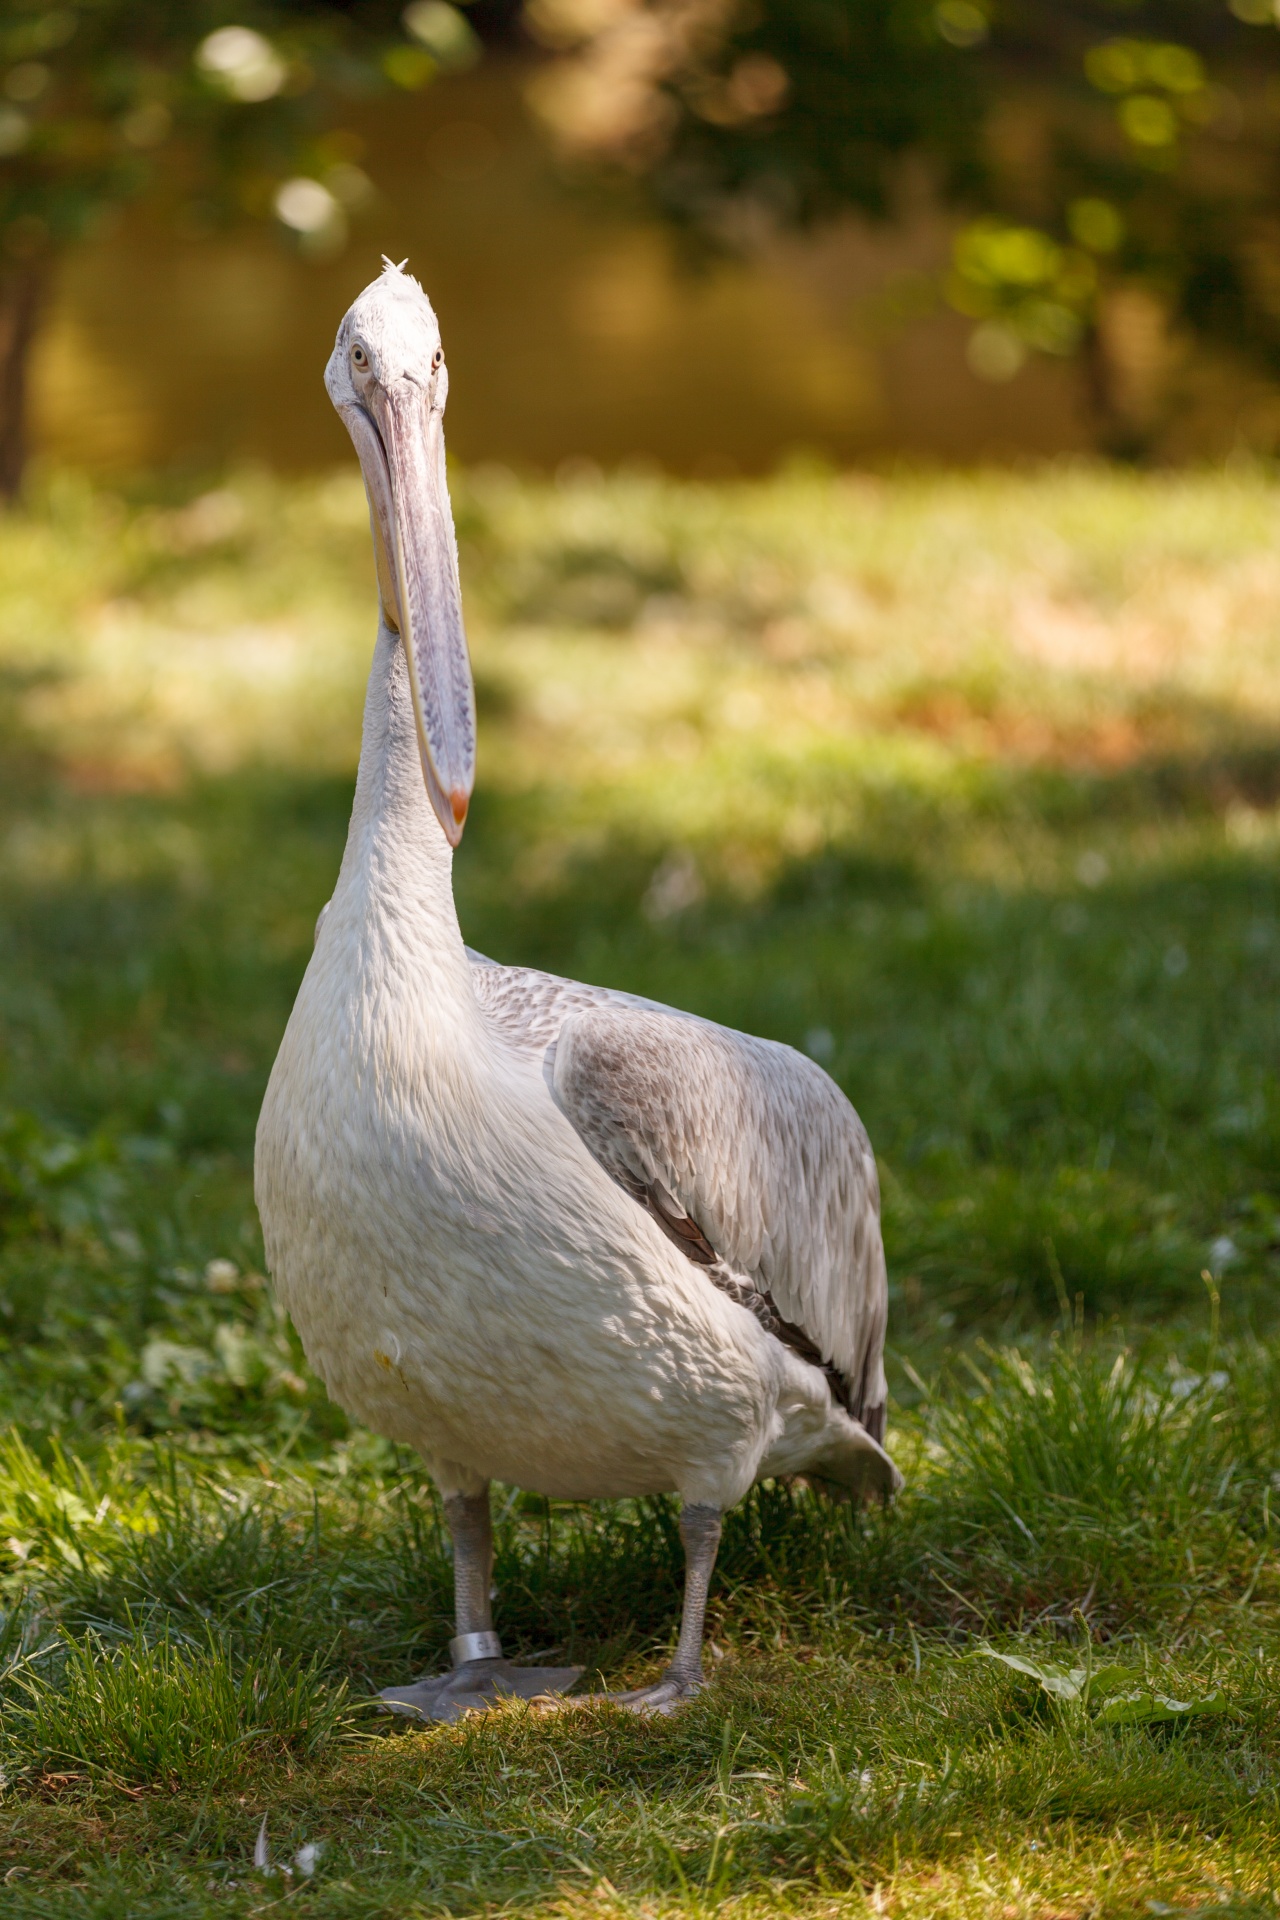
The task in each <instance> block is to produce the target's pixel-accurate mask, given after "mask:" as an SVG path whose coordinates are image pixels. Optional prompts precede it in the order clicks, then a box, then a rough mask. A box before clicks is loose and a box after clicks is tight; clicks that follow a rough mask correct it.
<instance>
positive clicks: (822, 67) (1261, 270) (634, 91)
mask: <svg viewBox="0 0 1280 1920" xmlns="http://www.w3.org/2000/svg"><path fill="white" fill-rule="evenodd" d="M527 12H528V18H529V21H530V24H531V27H532V29H533V31H534V32H535V33H536V34H537V35H538V37H539V38H540V39H541V40H542V41H543V42H544V44H546V45H547V46H549V47H550V48H551V49H552V50H553V53H554V55H555V57H554V58H553V60H552V61H551V62H550V63H549V64H548V66H547V67H546V68H545V69H544V71H543V72H542V74H541V75H540V76H539V77H538V80H537V82H536V85H535V89H534V102H535V106H536V108H537V109H538V111H539V112H540V113H541V115H542V117H543V118H544V120H545V121H546V122H547V123H548V124H549V125H550V126H551V128H552V129H553V131H554V132H555V134H556V135H557V137H558V138H559V140H560V141H561V143H562V144H563V145H564V146H565V147H566V148H567V149H568V150H569V151H571V152H573V153H576V154H578V155H581V156H586V157H588V158H590V159H593V160H602V161H606V162H608V163H611V164H614V165H618V166H622V167H624V168H627V169H629V170H631V171H632V172H633V173H636V174H638V175H639V176H640V177H641V178H642V179H643V180H644V181H645V183H646V185H647V189H648V191H649V193H650V195H651V196H652V198H653V200H654V202H655V203H656V204H657V205H658V206H659V207H660V208H661V209H662V211H663V212H664V214H666V215H667V216H668V217H669V218H670V219H672V220H675V221H677V222H679V223H680V224H682V225H684V226H685V227H688V228H691V229H694V230H697V231H700V232H702V233H704V234H711V235H713V236H718V237H721V238H723V237H725V236H726V235H729V236H731V235H732V234H733V233H734V232H735V231H741V230H742V226H743V215H744V212H747V211H753V212H754V213H755V215H756V218H757V220H758V219H759V217H760V216H761V215H764V216H765V217H766V218H768V219H770V220H772V221H775V222H782V223H784V224H802V225H803V224H807V223H811V222H813V221H815V220H818V219H820V218H823V217H825V216H829V215H832V214H835V213H838V212H840V211H843V210H848V209H853V210H856V211H858V212H861V213H864V214H869V215H872V216H875V217H880V218H883V217H885V216H886V215H890V214H892V213H893V212H895V210H897V209H898V208H899V207H900V206H901V204H902V189H903V181H904V174H906V173H908V172H909V168H908V166H907V163H908V162H910V161H911V160H915V161H916V162H917V163H919V162H921V161H923V162H924V163H925V164H926V166H927V169H928V173H929V176H930V179H931V181H932V184H933V188H934V190H935V191H936V192H938V193H940V194H941V195H942V196H944V197H945V198H946V199H947V200H949V201H950V202H952V203H953V204H955V205H956V206H958V207H959V208H960V209H961V210H962V213H963V214H964V215H967V219H966V220H964V221H963V223H962V224H961V225H960V227H959V229H958V232H957V237H956V242H955V250H954V256H953V258H952V260H951V263H950V269H949V272H948V273H947V275H946V276H945V282H944V285H943V288H942V291H943V293H944V295H945V298H946V299H947V300H948V301H949V302H950V304H951V305H952V306H954V307H955V308H957V309H959V311H960V312H961V313H963V314H966V315H968V316H969V317H970V318H971V320H972V321H973V323H974V330H975V331H974V347H975V349H976V353H977V357H978V360H979V363H980V362H981V358H982V356H983V355H984V354H985V355H986V357H987V360H988V362H989V371H990V372H991V373H992V374H993V375H998V374H999V372H1000V371H1001V368H1002V362H1003V366H1004V367H1005V368H1007V369H1009V370H1012V368H1013V367H1014V366H1015V365H1016V363H1017V361H1018V359H1019V357H1020V356H1021V355H1023V354H1024V353H1025V352H1026V351H1028V350H1038V351H1041V352H1045V353H1050V354H1070V353H1073V352H1075V351H1077V350H1079V349H1085V350H1086V351H1090V352H1092V351H1094V350H1095V349H1096V348H1097V345H1098V340H1099V330H1100V327H1101V325H1102V323H1103V321H1104V318H1105V313H1106V308H1107V302H1108V300H1109V299H1110V298H1111V296H1113V295H1114V294H1115V293H1116V292H1117V290H1121V289H1125V288H1135V287H1137V288H1141V289H1142V290H1143V291H1144V292H1145V293H1146V294H1148V295H1149V296H1151V297H1153V298H1155V299H1156V300H1158V301H1159V303H1160V306H1161V308H1162V309H1163V312H1164V314H1165V316H1166V318H1167V321H1168V323H1169V324H1170V325H1171V326H1172V327H1174V328H1181V329H1184V330H1186V331H1188V332H1190V333H1192V334H1194V335H1195V336H1196V337H1197V338H1198V339H1200V340H1201V341H1204V342H1208V343H1210V344H1212V345H1213V346H1215V347H1220V348H1227V349H1229V350H1231V351H1232V352H1233V353H1236V354H1239V355H1243V356H1245V357H1246V358H1247V359H1248V360H1250V361H1251V362H1253V363H1254V364H1255V365H1258V366H1261V367H1262V368H1264V369H1266V370H1267V371H1268V372H1269V373H1272V374H1280V235H1278V227H1277V211H1278V210H1277V184H1278V173H1280V33H1278V32H1277V15H1276V12H1275V10H1274V9H1273V6H1272V4H1271V0H1231V5H1230V6H1228V4H1227V0H616V3H615V4H613V5H612V6H601V7H591V8H588V7H586V6H585V5H583V4H582V0H529V5H528V9H527ZM916 171H917V173H918V171H919V167H918V165H917V168H916ZM1100 397H1102V398H1105V396H1100Z"/></svg>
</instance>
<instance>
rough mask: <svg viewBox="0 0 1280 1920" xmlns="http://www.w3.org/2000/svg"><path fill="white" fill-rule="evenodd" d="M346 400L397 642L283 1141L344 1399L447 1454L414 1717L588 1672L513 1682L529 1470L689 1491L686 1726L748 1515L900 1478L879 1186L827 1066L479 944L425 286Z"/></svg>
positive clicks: (272, 1113)
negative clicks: (501, 1559) (429, 1645)
mask: <svg viewBox="0 0 1280 1920" xmlns="http://www.w3.org/2000/svg"><path fill="white" fill-rule="evenodd" d="M325 385H326V388H327V390H328V393H329V397H330V399H331V400H332V402H333V404H334V406H335V407H336V409H337V411H338V413H339V415H340V416H341V418H342V420H343V421H344V423H345V425H346V427H347V430H348V432H349V433H350V436H351V439H352V441H353V443H354V445H355V450H356V453H357V455H358V457H359V461H360V466H361V471H362V473H363V476H364V483H365V489H366V492H367V494H368V500H369V520H370V527H371V531H372V536H373V548H374V559H375V565H376V572H377V583H378V599H379V620H378V631H377V639H376V641H375V644H374V652H373V665H372V670H371V673H370V676H369V684H368V692H367V695H366V700H365V708H364V730H363V737H362V744H361V751H360V764H359V772H358V776H357V781H356V791H355V799H354V803H353V807H352V814H351V825H350V829H349V832H348V836H347V843H346V849H345V852H344V855H343V859H342V865H341V870H340V872H339V875H338V879H337V884H336V886H335V888H334V892H333V896H332V898H331V900H330V901H329V903H328V905H327V907H326V908H325V909H324V910H323V912H322V914H321V917H320V920H319V922H318V924H317V929H316V941H315V948H314V952H313V953H312V956H311V959H310V962H309V964H308V966H307V970H306V974H305V976H304V978H303V981H302V984H301V987H300V988H299V991H298V996H297V1000H296V1002H295V1004H294V1007H293V1011H292V1013H291V1015H290V1018H289V1022H288V1026H287V1028H286V1030H285V1033H284V1037H283V1039H282V1041H281V1044H280V1050H279V1053H278V1055H277V1058H276V1061H275V1065H274V1067H273V1069H272V1073H271V1078H270V1082H269V1084H268V1087H267V1092H266V1096H265V1099H264V1102H263V1107H262V1113H261V1117H260V1119H259V1123H258V1132H257V1146H256V1154H255V1191H256V1196H257V1202H258V1208H259V1212H260V1214H261V1218H262V1227H263V1233H264V1237H265V1245H266V1255H267V1261H268V1265H269V1267H270V1270H271V1273H272V1275H273V1278H274V1282H275V1285H276V1288H277V1290H278V1293H279V1297H280V1299H281V1301H282V1302H283V1304H284V1305H285V1307H286V1308H287V1309H288V1311H289V1313H290V1314H291V1315H292V1318H293V1321H294V1324H295V1325H296V1327H297V1329H298V1333H299V1335H300V1337H301V1339H302V1342H303V1345H304V1347H305V1349H306V1352H307V1356H308V1359H309V1360H310V1363H311V1365H312V1366H313V1368H314V1369H315V1371H316V1372H317V1374H318V1375H319V1377H320V1378H321V1380H323V1382H324V1384H325V1386H326V1388H327V1390H328V1392H329V1394H330V1396H331V1397H332V1398H333V1399H334V1400H335V1401H336V1402H337V1403H338V1404H339V1405H340V1406H341V1407H342V1408H344V1409H345V1411H346V1412H347V1413H348V1414H349V1415H350V1416H351V1417H352V1418H353V1419H355V1420H358V1421H360V1422H363V1423H364V1424H365V1425H367V1426H369V1427H371V1428H373V1429H374V1431H375V1432H377V1433H380V1434H383V1435H386V1436H387V1437H389V1438H391V1439H393V1440H396V1441H400V1442H403V1443H405V1444H406V1445H408V1446H410V1447H412V1448H415V1449H416V1450H417V1452H418V1453H419V1455H420V1456H421V1458H422V1460H423V1462H424V1464H425V1466H426V1468H427V1471H428V1472H429V1473H430V1474H431V1476H432V1478H433V1479H434V1481H435V1483H436V1485H437V1487H438V1489H439V1491H440V1494H441V1497H442V1500H443V1505H444V1512H445V1516H446V1519H447V1523H448V1526H449V1530H450V1534H451V1537H452V1543H453V1553H454V1576H455V1604H456V1612H455V1622H454V1627H455V1631H454V1636H453V1639H452V1641H451V1654H452V1660H453V1665H452V1668H451V1670H450V1671H448V1672H446V1673H444V1674H440V1675H434V1676H428V1677H426V1678H423V1679H419V1680H414V1681H412V1682H410V1683H408V1684H406V1685H404V1686H399V1687H389V1688H387V1689H386V1690H385V1691H384V1692H383V1694H382V1696H381V1697H382V1699H383V1701H384V1702H385V1704H386V1705H387V1706H388V1707H389V1708H391V1709H392V1710H393V1711H396V1712H400V1713H403V1714H406V1715H410V1716H417V1717H420V1718H422V1719H427V1720H451V1719H456V1718H457V1717H458V1716H459V1714H461V1713H463V1712H465V1711H468V1710H469V1709H474V1708H479V1707H484V1706H486V1705H490V1704H492V1703H493V1702H495V1701H496V1700H499V1699H501V1698H502V1697H504V1696H510V1695H516V1696H522V1697H525V1698H530V1697H534V1696H536V1695H546V1694H561V1693H563V1692H564V1691H565V1690H566V1689H567V1688H569V1687H570V1686H571V1685H572V1684H573V1682H574V1681H575V1679H576V1678H577V1677H578V1670H577V1669H574V1668H545V1667H536V1666H522V1665H519V1664H517V1663H515V1662H512V1661H510V1660H508V1659H507V1658H506V1657H505V1656H504V1653H503V1648H502V1644H501V1640H500V1638H499V1636H498V1634H497V1632H496V1631H495V1628H494V1621H493V1614H492V1601H491V1591H490V1588H491V1577H492V1560H493V1545H492V1531H491V1520H490V1508H489V1483H490V1482H491V1481H493V1480H499V1481H503V1482H506V1483H509V1484H511V1485H514V1486H517V1487H521V1488H525V1489H528V1490H531V1491H534V1492H539V1493H543V1494H547V1495H551V1496H556V1497H561V1498H567V1499H575V1500H593V1499H617V1498H623V1497H627V1496H641V1495H651V1494H659V1493H667V1494H675V1495H677V1496H678V1497H679V1499H680V1502H681V1520H680V1532H681V1538H682V1540H683V1543H684V1549H685V1558H686V1579H685V1594H684V1606H683V1613H682V1618H681V1625H680V1632H679V1639H678V1643H677V1647H676V1651H675V1654H674V1657H673V1659H672V1661H671V1662H670V1664H669V1666H668V1667H667V1669H666V1671H665V1672H664V1673H663V1674H662V1676H661V1677H660V1678H659V1679H658V1680H657V1681H655V1682H654V1683H653V1684H652V1685H650V1686H647V1687H641V1688H639V1689H636V1690H634V1691H632V1692H629V1693H623V1694H617V1695H610V1696H608V1697H609V1698H613V1699H616V1700H618V1701H619V1702H620V1703H621V1704H622V1705H624V1706H627V1707H631V1708H634V1709H635V1710H636V1711H638V1712H642V1713H655V1712H666V1711H670V1710H671V1709H672V1708H674V1707H675V1706H677V1705H678V1704H679V1703H680V1702H681V1701H682V1700H685V1699H687V1698H688V1697H689V1696H690V1695H691V1694H693V1693H694V1692H696V1691H697V1689H698V1688H699V1687H700V1686H701V1685H702V1681H703V1674H702V1642H703V1634H704V1618H705V1609H706V1601H707V1590H708V1585H709V1582H710V1579H711V1575H712V1571H713V1568H714V1564H715V1555H716V1549H717V1545H718V1543H719V1538H720V1528H721V1516H722V1515H723V1513H724V1512H725V1510H726V1509H727V1508H729V1507H731V1506H733V1505H734V1503H735V1502H737V1501H738V1500H740V1499H742V1497H743V1496H744V1494H745V1493H746V1492H747V1490H748V1489H749V1488H750V1487H751V1485H752V1483H753V1482H754V1481H756V1480H757V1479H760V1478H762V1477H766V1476H771V1475H795V1474H801V1475H806V1476H808V1477H809V1478H810V1479H811V1480H813V1481H814V1482H816V1483H819V1484H823V1485H825V1486H827V1487H829V1488H831V1489H833V1490H836V1491H838V1492H841V1493H843V1494H844V1495H845V1496H847V1497H852V1498H855V1499H869V1498H886V1497H888V1496H889V1495H890V1494H892V1493H893V1492H894V1491H895V1490H896V1488H897V1487H898V1486H899V1485H900V1477H899V1475H898V1473H897V1470H896V1468H895V1467H894V1465H893V1463H892V1461H891V1460H890V1458H889V1456H888V1454H887V1453H886V1452H885V1451H884V1448H883V1446H882V1444H881V1442H882V1439H883V1432H884V1414H885V1402H886V1394H887V1389H886V1383H885V1374H884V1364H883V1347H884V1335H885V1317H886V1311H887V1286H886V1277H885V1263H884V1253H883V1248H882V1244H881V1235H880V1202H879V1187H878V1182H877V1176H876V1167H875V1160H874V1157H873V1154H872V1151H871V1146H870V1142H869V1141H868V1139H867V1135H866V1133H865V1131H864V1129H863V1127H862V1124H861V1122H860V1121H859V1119H858V1116H857V1115H856V1113H855V1112H854V1110H853V1108H852V1106H851V1105H850V1104H849V1102H848V1100H847V1099H846V1098H845V1096H844V1094H843V1093H842V1092H841V1091H840V1089H839V1088H838V1087H837V1086H836V1085H835V1083H834V1082H833V1081H832V1080H831V1079H830V1078H829V1077H828V1076H827V1075H826V1074H825V1073H824V1072H823V1071H822V1070H821V1068H820V1067H818V1066H817V1065H816V1064H815V1063H814V1062H813V1061H812V1060H810V1059H808V1058H807V1057H806V1056H805V1055H803V1054H800V1053H797V1052H795V1051H793V1050H792V1049H791V1048H789V1047H786V1046H783V1045H780V1044H778V1043H776V1042H773V1041H768V1040H762V1039H756V1038H753V1037H751V1036H748V1035H744V1034H740V1033H735V1032H732V1031H730V1030H729V1029H727V1028H725V1027H721V1026H717V1025H715V1024H714V1023H712V1022H711V1021H708V1020H705V1019H701V1018H698V1017H696V1016H694V1015H691V1014H687V1013H681V1012H679V1011H676V1010H674V1009H671V1008H668V1007H663V1006H659V1005H657V1004H655V1003H653V1002H650V1001H647V1000H644V999H640V998H637V997H635V996H632V995H629V994H625V993H618V992H612V991H610V990H608V989H606V988H602V987H597V986H587V985H580V984H577V983H575V982H573V981H569V980H562V979H558V978H555V977H553V976H551V975H548V974H543V973H538V972H534V971H531V970H528V969H524V968H520V967H507V966H499V965H496V964H494V963H493V962H491V961H489V960H487V959H485V958H484V957H483V956H482V955H480V954H477V953H474V952H472V951H471V950H470V949H469V948H468V947H467V946H466V945H465V944H464V941H463V936H462V931H461V928H460V925H459V921H458V915H457V912H456V910H455V906H454V899H453V887H452V859H453V853H454V849H455V848H456V847H457V846H458V844H459V842H460V841H461V838H462V834H463V830H464V826H465V823H466V818H467V811H468V806H469V802H470V798H471V793H472V787H473V783H474V779H475V771H476V718H475V697H474V691H473V686H472V677H471V668H470V660H469V655H468V651H467V641H466V636H465V632H464V629H463V616H462V596H461V589H460V583H459V572H458V555H457V545H456V541H455V537H454V529H453V519H452V513H451V509H450V504H449V494H448V487H447V483H446V473H445V447H444V427H443V421H444V411H445V401H446V398H447V394H448V372H447V368H446V364H445V359H444V350H443V346H442V344H441V338H440V330H439V327H438V325H437V322H436V316H435V314H434V312H433V310H432V307H431V305H430V302H429V301H428V299H427V297H426V295H425V294H424V292H423V291H422V289H421V287H420V286H419V285H418V283H417V281H416V280H414V279H413V278H411V277H410V276H409V275H408V274H407V273H405V272H404V271H403V270H402V268H399V267H395V266H393V265H392V264H391V263H390V262H387V263H386V265H385V269H384V271H383V273H382V274H381V275H380V277H379V278H378V279H377V280H375V281H374V282H373V283H372V284H371V285H370V286H368V287H366V289H365V290H364V292H363V293H361V294H360V296H359V298H358V299H357V300H356V301H355V302H354V304H353V305H352V306H351V308H350V309H349V310H348V312H347V313H346V315H345V316H344V318H343V320H342V323H341V325H340V327H339V329H338V335H337V340H336V343H335V345H334V349H333V353H332V355H331V357H330V359H329V363H328V367H327V369H326V372H325Z"/></svg>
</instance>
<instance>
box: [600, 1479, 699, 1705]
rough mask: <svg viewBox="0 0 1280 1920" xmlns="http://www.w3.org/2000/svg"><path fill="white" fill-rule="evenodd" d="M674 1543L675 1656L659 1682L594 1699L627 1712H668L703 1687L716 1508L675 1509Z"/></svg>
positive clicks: (690, 1507) (602, 1695)
mask: <svg viewBox="0 0 1280 1920" xmlns="http://www.w3.org/2000/svg"><path fill="white" fill-rule="evenodd" d="M680 1538H681V1540H682V1541H683V1543H684V1610H683V1612H682V1613H681V1616H680V1638H679V1640H678V1641H677V1642H676V1650H675V1656H674V1658H673V1659H672V1661H671V1664H670V1666H669V1667H668V1668H667V1670H666V1672H665V1673H664V1674H663V1676H662V1678H661V1679H660V1680H657V1681H655V1682H654V1684H653V1685H652V1686H650V1687H637V1688H636V1689H635V1690H634V1692H632V1693H606V1694H598V1695H597V1696H596V1698H597V1699H603V1700H611V1701H612V1702H613V1704H614V1705H615V1706H619V1707H627V1708H629V1709H630V1711H631V1712H633V1713H643V1714H647V1713H671V1712H673V1711H674V1710H675V1708H676V1707H678V1706H679V1705H680V1704H681V1702H682V1701H685V1700H689V1699H691V1698H692V1696H693V1695H694V1694H695V1693H700V1692H701V1691H702V1688H703V1687H705V1685H706V1684H707V1683H706V1679H705V1678H704V1676H703V1672H702V1638H703V1633H704V1631H705V1628H706V1620H707V1593H708V1591H709V1589H710V1586H711V1575H712V1573H713V1571H714V1570H715V1564H716V1551H717V1549H718V1548H719V1545H720V1509H719V1508H718V1507H703V1506H693V1505H686V1506H684V1507H682V1508H681V1510H680Z"/></svg>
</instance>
